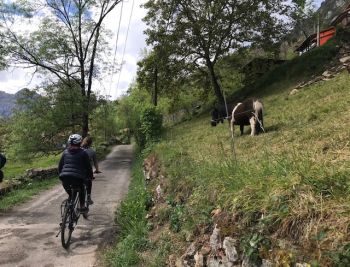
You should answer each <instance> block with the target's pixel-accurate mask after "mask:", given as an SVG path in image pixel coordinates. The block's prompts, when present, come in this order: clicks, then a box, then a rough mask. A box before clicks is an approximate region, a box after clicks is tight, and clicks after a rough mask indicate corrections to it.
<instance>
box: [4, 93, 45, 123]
mask: <svg viewBox="0 0 350 267" xmlns="http://www.w3.org/2000/svg"><path fill="white" fill-rule="evenodd" d="M27 90H28V89H22V90H20V91H18V92H17V93H15V94H8V93H6V92H4V91H0V117H3V118H9V117H11V115H12V114H13V112H14V109H15V108H16V107H17V105H16V103H17V99H19V98H20V97H22V96H23V95H24V94H25V92H26V91H27ZM37 96H39V95H37Z"/></svg>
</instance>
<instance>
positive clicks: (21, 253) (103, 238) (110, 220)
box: [0, 146, 132, 267]
mask: <svg viewBox="0 0 350 267" xmlns="http://www.w3.org/2000/svg"><path fill="white" fill-rule="evenodd" d="M131 161H132V147H131V146H117V147H115V148H114V149H113V151H112V152H111V153H110V154H109V155H108V156H107V158H106V159H105V160H104V161H103V162H101V163H100V169H101V171H102V172H103V173H102V174H98V175H96V179H95V180H94V182H93V188H92V190H93V191H92V198H93V200H94V202H95V204H94V205H92V206H91V208H90V212H89V218H88V220H84V218H83V217H82V216H81V218H80V219H79V222H78V227H77V228H76V229H75V230H74V232H73V236H72V243H71V246H70V249H69V250H68V251H66V250H65V249H63V248H62V246H61V240H60V237H56V234H57V232H58V230H59V227H58V225H59V222H60V211H59V207H60V204H61V203H62V201H63V200H64V199H65V198H66V193H65V191H64V190H63V188H62V186H61V185H59V186H56V187H55V188H53V189H52V190H50V191H47V192H44V193H42V194H41V195H40V196H38V197H36V198H35V199H33V200H32V201H30V202H28V203H26V204H24V205H22V206H20V207H18V208H16V209H14V210H12V211H10V212H8V213H5V214H0V266H9V267H10V266H11V267H14V266H18V267H41V266H42V267H56V266H65V267H70V266H71V267H73V266H82V267H89V266H99V264H98V263H97V261H96V260H97V259H96V256H97V251H98V249H99V248H101V247H103V246H104V245H105V244H107V243H109V242H110V241H111V239H113V238H114V230H115V228H114V226H113V225H114V211H115V209H116V207H117V205H118V203H119V202H120V200H121V199H122V198H123V196H124V195H125V193H126V192H127V190H128V186H129V180H130V166H131Z"/></svg>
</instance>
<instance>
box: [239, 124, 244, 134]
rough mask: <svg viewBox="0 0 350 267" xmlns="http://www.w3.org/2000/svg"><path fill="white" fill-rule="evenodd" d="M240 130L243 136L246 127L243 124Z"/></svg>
mask: <svg viewBox="0 0 350 267" xmlns="http://www.w3.org/2000/svg"><path fill="white" fill-rule="evenodd" d="M239 129H240V130H241V135H243V132H244V125H243V124H241V125H240V126H239Z"/></svg>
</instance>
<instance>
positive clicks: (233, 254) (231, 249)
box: [223, 237, 239, 263]
mask: <svg viewBox="0 0 350 267" xmlns="http://www.w3.org/2000/svg"><path fill="white" fill-rule="evenodd" d="M235 245H236V240H235V239H233V238H232V237H225V239H224V243H223V248H224V250H225V254H226V256H227V258H228V260H229V261H230V262H233V263H235V262H237V261H238V260H239V256H238V252H237V250H236V247H235Z"/></svg>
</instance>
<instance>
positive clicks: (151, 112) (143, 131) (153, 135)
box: [135, 106, 163, 149]
mask: <svg viewBox="0 0 350 267" xmlns="http://www.w3.org/2000/svg"><path fill="white" fill-rule="evenodd" d="M162 124H163V116H162V114H161V113H160V111H159V110H158V109H157V108H156V107H154V106H149V107H146V108H144V109H143V111H142V112H141V115H140V120H139V122H138V127H137V130H136V132H135V138H136V142H137V144H138V146H139V147H140V148H141V149H143V148H145V147H146V146H147V145H149V144H151V143H153V142H156V141H158V140H159V139H160V137H161V133H162Z"/></svg>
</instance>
